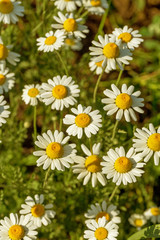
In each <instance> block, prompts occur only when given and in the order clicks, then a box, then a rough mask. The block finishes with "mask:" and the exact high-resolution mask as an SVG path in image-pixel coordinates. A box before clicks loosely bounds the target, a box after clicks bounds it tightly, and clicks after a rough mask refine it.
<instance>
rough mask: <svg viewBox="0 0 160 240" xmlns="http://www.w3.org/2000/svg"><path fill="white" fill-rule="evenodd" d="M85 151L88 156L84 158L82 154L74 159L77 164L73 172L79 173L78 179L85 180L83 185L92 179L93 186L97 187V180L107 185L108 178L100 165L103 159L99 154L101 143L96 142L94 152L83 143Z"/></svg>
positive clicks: (82, 146)
mask: <svg viewBox="0 0 160 240" xmlns="http://www.w3.org/2000/svg"><path fill="white" fill-rule="evenodd" d="M81 148H82V150H83V152H84V153H85V154H86V155H87V157H85V158H83V157H80V156H76V158H75V159H74V161H75V163H77V165H74V166H73V167H72V168H73V173H78V174H79V175H78V177H77V178H78V179H82V178H84V180H83V185H86V184H87V183H88V182H89V180H90V179H91V182H92V187H95V186H96V184H97V180H98V181H99V182H100V183H101V184H102V185H103V186H105V185H106V178H105V177H104V175H103V174H102V171H101V169H102V167H101V165H100V163H101V161H102V159H101V157H100V156H99V152H100V143H98V144H94V145H93V147H92V152H91V151H90V150H89V149H88V148H87V147H86V146H85V145H84V144H82V145H81Z"/></svg>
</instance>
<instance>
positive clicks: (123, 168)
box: [114, 157, 132, 173]
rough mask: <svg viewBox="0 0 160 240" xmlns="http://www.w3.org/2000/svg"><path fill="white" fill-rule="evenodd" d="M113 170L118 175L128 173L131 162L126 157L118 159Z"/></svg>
mask: <svg viewBox="0 0 160 240" xmlns="http://www.w3.org/2000/svg"><path fill="white" fill-rule="evenodd" d="M114 168H115V169H116V171H117V172H119V173H126V172H129V171H130V170H131V168H132V162H131V160H130V159H128V158H126V157H119V158H117V160H116V161H115V163H114Z"/></svg>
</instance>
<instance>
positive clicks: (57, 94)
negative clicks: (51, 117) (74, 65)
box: [41, 75, 80, 111]
mask: <svg viewBox="0 0 160 240" xmlns="http://www.w3.org/2000/svg"><path fill="white" fill-rule="evenodd" d="M42 89H43V90H44V92H43V93H42V94H41V97H42V99H43V102H44V103H45V104H46V105H49V104H51V109H56V110H61V111H62V110H63V108H64V107H66V108H68V107H69V106H70V105H74V104H75V103H76V102H77V100H76V99H75V97H78V96H79V92H80V90H79V88H78V85H77V84H75V82H74V81H73V80H72V77H67V76H66V75H64V76H63V77H62V78H61V77H60V76H56V77H53V80H51V79H49V80H48V83H43V84H42Z"/></svg>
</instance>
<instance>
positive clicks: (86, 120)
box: [75, 113, 91, 128]
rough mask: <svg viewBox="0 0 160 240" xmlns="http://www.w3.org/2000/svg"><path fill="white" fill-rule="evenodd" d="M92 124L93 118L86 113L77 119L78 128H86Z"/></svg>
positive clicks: (79, 115)
mask: <svg viewBox="0 0 160 240" xmlns="http://www.w3.org/2000/svg"><path fill="white" fill-rule="evenodd" d="M90 123H91V117H90V116H89V115H88V114H86V113H80V114H78V115H77V117H76V118H75V124H76V125H77V126H78V127H81V128H85V127H87V126H88V125H89V124H90Z"/></svg>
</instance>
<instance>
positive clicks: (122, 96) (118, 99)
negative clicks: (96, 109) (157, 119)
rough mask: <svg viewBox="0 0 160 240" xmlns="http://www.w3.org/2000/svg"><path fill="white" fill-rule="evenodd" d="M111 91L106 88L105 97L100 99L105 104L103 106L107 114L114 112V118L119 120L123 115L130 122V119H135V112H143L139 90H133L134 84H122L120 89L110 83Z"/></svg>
mask: <svg viewBox="0 0 160 240" xmlns="http://www.w3.org/2000/svg"><path fill="white" fill-rule="evenodd" d="M111 88H112V91H111V90H109V89H106V90H105V91H104V94H105V95H106V96H107V98H103V99H102V103H105V104H106V106H105V107H104V108H103V109H104V110H105V111H107V115H109V116H111V115H113V114H114V113H115V112H117V113H116V119H117V120H118V121H120V120H121V119H122V117H123V115H124V117H125V120H126V121H127V122H130V121H131V119H133V120H134V121H137V117H136V114H135V112H139V113H143V112H144V111H143V110H142V109H141V107H143V106H144V104H143V103H142V102H143V100H144V99H143V98H139V96H140V94H141V92H140V91H136V92H134V86H133V85H131V86H129V87H128V88H127V85H126V84H123V85H122V88H121V91H120V90H119V89H118V88H117V87H116V86H115V85H114V84H112V85H111Z"/></svg>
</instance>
